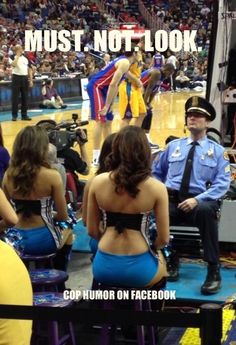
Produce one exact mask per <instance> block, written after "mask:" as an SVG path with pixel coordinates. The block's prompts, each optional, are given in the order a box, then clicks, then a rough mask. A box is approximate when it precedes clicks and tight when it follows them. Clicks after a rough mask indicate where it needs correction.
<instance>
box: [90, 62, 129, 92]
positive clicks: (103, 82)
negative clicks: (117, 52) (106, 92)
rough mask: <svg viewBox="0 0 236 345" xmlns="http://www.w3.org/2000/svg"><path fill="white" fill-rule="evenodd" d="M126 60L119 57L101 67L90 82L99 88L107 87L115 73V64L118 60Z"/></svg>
mask: <svg viewBox="0 0 236 345" xmlns="http://www.w3.org/2000/svg"><path fill="white" fill-rule="evenodd" d="M122 59H127V58H126V57H125V56H119V57H118V58H116V59H114V60H113V61H111V62H110V63H109V64H108V65H107V66H105V67H103V68H102V69H101V70H100V71H99V72H98V73H96V74H94V75H93V76H92V77H91V79H90V82H91V83H93V84H96V85H97V86H98V87H99V88H100V87H105V86H109V84H110V82H111V80H112V78H113V76H114V73H115V71H116V67H115V65H116V63H117V62H118V61H119V60H122Z"/></svg>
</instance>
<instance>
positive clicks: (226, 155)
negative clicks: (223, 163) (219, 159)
mask: <svg viewBox="0 0 236 345" xmlns="http://www.w3.org/2000/svg"><path fill="white" fill-rule="evenodd" d="M224 159H225V160H227V161H229V155H228V153H227V151H225V152H224Z"/></svg>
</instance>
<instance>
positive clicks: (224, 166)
mask: <svg viewBox="0 0 236 345" xmlns="http://www.w3.org/2000/svg"><path fill="white" fill-rule="evenodd" d="M192 142H193V140H192V138H182V139H176V140H173V141H171V142H170V143H169V144H168V146H167V148H166V149H165V150H164V151H163V152H161V154H160V155H159V156H158V157H157V158H156V159H155V160H154V162H153V165H152V174H153V176H154V177H155V178H157V179H158V180H160V181H162V182H163V183H165V185H166V187H167V188H171V189H174V190H179V189H180V184H181V180H182V176H183V172H184V168H185V164H186V158H187V155H188V152H189V150H190V148H191V143H192ZM198 143H199V145H197V146H196V148H195V152H194V159H193V167H192V172H191V177H190V184H189V193H190V194H195V195H196V197H195V198H196V199H197V201H198V202H201V201H210V200H216V199H219V198H221V197H222V196H223V195H224V194H225V193H226V192H227V190H228V188H229V185H230V176H231V174H230V164H229V160H228V157H227V154H226V152H225V150H224V148H223V147H222V146H221V145H219V144H217V143H216V142H214V141H213V140H211V139H208V138H207V137H206V136H205V137H204V138H203V139H201V140H198ZM210 184H211V185H210ZM209 185H210V187H209V188H208V189H207V186H209Z"/></svg>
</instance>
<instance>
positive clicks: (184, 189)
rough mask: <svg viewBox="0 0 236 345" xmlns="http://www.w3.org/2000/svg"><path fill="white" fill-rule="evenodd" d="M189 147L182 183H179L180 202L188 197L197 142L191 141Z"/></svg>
mask: <svg viewBox="0 0 236 345" xmlns="http://www.w3.org/2000/svg"><path fill="white" fill-rule="evenodd" d="M191 145H192V147H191V148H190V150H189V153H188V156H187V160H186V164H185V168H184V173H183V177H182V181H181V185H180V189H179V198H180V200H184V199H185V198H186V197H187V195H188V190H189V182H190V177H191V172H192V168H193V158H194V151H195V147H196V146H197V145H199V144H198V142H197V141H193V142H192V143H191Z"/></svg>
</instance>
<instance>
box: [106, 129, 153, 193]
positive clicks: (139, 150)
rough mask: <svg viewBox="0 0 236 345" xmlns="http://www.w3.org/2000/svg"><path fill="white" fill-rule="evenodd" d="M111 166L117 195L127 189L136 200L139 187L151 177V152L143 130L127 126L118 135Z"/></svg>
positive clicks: (110, 159) (111, 157)
mask: <svg viewBox="0 0 236 345" xmlns="http://www.w3.org/2000/svg"><path fill="white" fill-rule="evenodd" d="M109 164H110V170H111V171H112V173H111V175H110V177H111V179H112V180H113V181H114V183H115V185H116V188H115V191H116V193H119V192H120V191H122V190H123V189H125V190H126V191H127V192H128V194H129V195H130V196H131V197H133V198H135V197H136V196H137V194H138V192H139V189H138V187H137V185H138V184H139V183H140V182H142V181H144V180H145V179H146V178H147V177H148V176H150V175H151V150H150V147H149V144H148V141H147V138H146V135H145V133H144V131H143V129H141V128H140V127H137V126H126V127H124V128H122V129H121V130H120V131H119V132H118V133H117V134H116V136H115V138H114V140H113V145H112V154H111V156H110V157H109Z"/></svg>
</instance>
